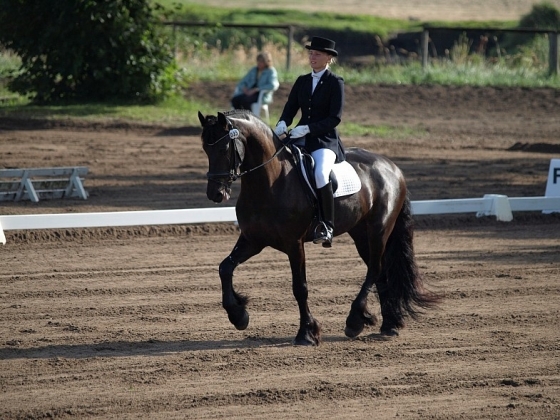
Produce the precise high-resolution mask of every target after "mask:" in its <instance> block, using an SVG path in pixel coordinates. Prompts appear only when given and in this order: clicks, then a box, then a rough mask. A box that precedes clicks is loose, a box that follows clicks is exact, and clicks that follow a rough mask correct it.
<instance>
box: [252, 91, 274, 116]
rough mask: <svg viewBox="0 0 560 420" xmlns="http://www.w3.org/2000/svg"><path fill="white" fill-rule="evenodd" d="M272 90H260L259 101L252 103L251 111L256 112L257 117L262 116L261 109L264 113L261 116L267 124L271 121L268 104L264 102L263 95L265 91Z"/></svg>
mask: <svg viewBox="0 0 560 420" xmlns="http://www.w3.org/2000/svg"><path fill="white" fill-rule="evenodd" d="M267 92H270V90H261V91H260V92H259V99H258V100H257V102H254V103H253V104H251V112H252V113H253V114H255V115H256V116H257V117H260V116H261V111H262V113H263V117H261V118H262V119H263V120H264V121H266V123H267V124H269V123H270V115H269V113H268V104H264V103H263V96H264V94H265V93H267Z"/></svg>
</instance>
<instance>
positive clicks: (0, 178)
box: [0, 166, 88, 203]
mask: <svg viewBox="0 0 560 420" xmlns="http://www.w3.org/2000/svg"><path fill="white" fill-rule="evenodd" d="M87 172H88V168H87V167H85V166H74V167H66V168H62V167H59V168H29V169H0V201H19V200H31V201H33V202H35V203H36V202H38V201H39V199H46V198H67V197H79V198H83V199H84V200H85V199H86V198H87V197H88V193H87V192H86V190H85V189H84V185H83V179H84V177H85V176H86V174H87Z"/></svg>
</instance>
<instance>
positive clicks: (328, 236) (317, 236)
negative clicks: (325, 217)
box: [313, 221, 333, 248]
mask: <svg viewBox="0 0 560 420" xmlns="http://www.w3.org/2000/svg"><path fill="white" fill-rule="evenodd" d="M332 237H333V230H332V229H331V228H330V227H329V226H327V224H326V223H325V222H322V221H320V222H319V223H317V226H315V230H314V232H313V243H314V244H323V247H324V248H330V247H331V244H332Z"/></svg>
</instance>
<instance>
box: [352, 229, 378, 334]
mask: <svg viewBox="0 0 560 420" xmlns="http://www.w3.org/2000/svg"><path fill="white" fill-rule="evenodd" d="M348 233H349V234H350V236H351V237H352V239H353V240H354V244H355V245H356V249H357V250H358V254H360V257H361V258H362V260H364V262H365V263H366V265H367V266H368V271H367V274H366V278H365V280H364V283H363V284H362V288H361V289H360V292H359V293H358V296H356V299H354V301H353V302H352V306H351V308H350V313H349V314H348V318H346V328H345V329H344V333H345V334H346V336H347V337H350V338H355V337H357V336H358V335H359V334H360V333H361V332H362V331H363V329H364V327H365V326H366V325H369V326H373V325H375V324H377V317H376V316H375V315H374V314H372V313H371V312H370V311H369V309H368V305H367V299H368V295H369V292H370V291H371V290H372V288H373V285H374V282H375V281H376V279H377V278H378V276H379V271H380V268H379V265H377V269H373V270H372V264H371V252H372V248H370V247H371V246H373V247H374V248H373V251H374V255H380V253H381V249H382V248H383V245H382V243H379V244H375V243H374V244H371V243H370V241H369V236H368V230H367V228H366V226H365V224H360V225H358V226H356V227H355V228H354V229H352V230H351V231H349V232H348ZM377 248H380V249H377ZM374 268H375V267H374Z"/></svg>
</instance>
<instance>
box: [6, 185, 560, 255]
mask: <svg viewBox="0 0 560 420" xmlns="http://www.w3.org/2000/svg"><path fill="white" fill-rule="evenodd" d="M517 211H542V212H544V213H553V212H560V196H559V197H550V196H546V197H515V198H510V197H508V196H506V195H498V194H487V195H485V196H484V197H482V198H465V199H448V200H420V201H412V213H413V214H414V215H434V214H450V213H475V214H476V216H477V217H482V216H495V217H496V219H497V220H499V221H504V222H508V221H511V220H513V214H512V212H517ZM236 221H237V217H236V215H235V207H217V208H201V209H178V210H151V211H150V210H148V211H121V212H98V213H63V214H28V215H9V216H2V215H0V243H2V244H5V243H6V236H5V234H4V231H6V230H37V229H72V228H95V227H115V226H145V225H171V224H196V223H215V222H236Z"/></svg>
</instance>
